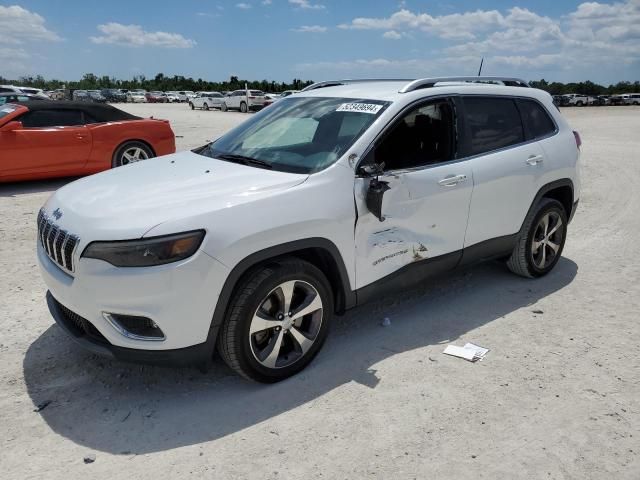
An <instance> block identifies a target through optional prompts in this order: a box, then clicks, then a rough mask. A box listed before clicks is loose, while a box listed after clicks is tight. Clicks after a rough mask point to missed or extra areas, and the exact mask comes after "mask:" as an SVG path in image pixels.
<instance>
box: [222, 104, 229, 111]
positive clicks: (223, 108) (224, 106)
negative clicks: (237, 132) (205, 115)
mask: <svg viewBox="0 0 640 480" xmlns="http://www.w3.org/2000/svg"><path fill="white" fill-rule="evenodd" d="M220 110H222V111H223V112H226V111H227V110H228V108H227V104H226V103H223V104H222V105H220Z"/></svg>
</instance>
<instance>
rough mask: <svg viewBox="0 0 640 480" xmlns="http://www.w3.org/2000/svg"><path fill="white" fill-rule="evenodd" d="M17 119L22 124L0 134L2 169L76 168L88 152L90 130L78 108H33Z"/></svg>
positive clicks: (7, 171) (12, 171) (41, 170)
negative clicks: (16, 128)
mask: <svg viewBox="0 0 640 480" xmlns="http://www.w3.org/2000/svg"><path fill="white" fill-rule="evenodd" d="M17 120H19V121H21V122H22V125H23V128H21V129H18V130H14V131H12V132H6V133H4V134H3V135H2V143H3V145H2V149H0V164H1V165H2V169H1V170H2V173H3V174H6V175H21V174H29V173H45V172H54V171H55V172H59V171H66V170H70V171H73V170H79V169H81V168H82V167H84V165H85V164H86V162H87V159H88V158H89V154H90V152H91V132H90V131H89V129H88V128H87V127H86V126H85V125H84V123H85V122H84V117H83V112H82V111H80V110H67V109H64V110H62V109H61V110H36V111H31V112H27V113H25V114H23V115H22V116H20V117H19V118H18V119H17Z"/></svg>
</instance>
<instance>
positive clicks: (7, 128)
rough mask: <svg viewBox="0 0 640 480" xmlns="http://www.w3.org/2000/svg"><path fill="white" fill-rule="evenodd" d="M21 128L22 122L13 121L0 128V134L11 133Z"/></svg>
mask: <svg viewBox="0 0 640 480" xmlns="http://www.w3.org/2000/svg"><path fill="white" fill-rule="evenodd" d="M21 128H22V122H19V121H17V120H14V121H12V122H9V123H7V124H5V125H3V126H2V127H0V132H13V131H14V130H20V129H21Z"/></svg>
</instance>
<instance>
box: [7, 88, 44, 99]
mask: <svg viewBox="0 0 640 480" xmlns="http://www.w3.org/2000/svg"><path fill="white" fill-rule="evenodd" d="M0 93H28V94H30V95H37V96H38V97H40V98H44V99H47V100H50V97H49V96H48V95H47V94H46V93H44V90H42V89H41V88H31V87H19V86H15V85H0Z"/></svg>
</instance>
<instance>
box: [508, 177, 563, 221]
mask: <svg viewBox="0 0 640 480" xmlns="http://www.w3.org/2000/svg"><path fill="white" fill-rule="evenodd" d="M562 187H569V188H570V189H571V208H570V210H569V211H568V212H566V214H567V218H571V217H572V216H573V210H574V209H575V203H574V202H575V190H574V188H573V181H572V180H571V179H570V178H561V179H559V180H554V181H553V182H550V183H547V184H546V185H543V186H542V187H540V189H539V190H538V193H537V194H536V196H535V197H534V199H533V202H531V205H530V206H529V210H527V214H526V215H525V217H524V218H523V220H522V225H521V226H520V230H519V231H518V233H522V229H523V228H524V225H525V223H526V221H527V218H529V215H531V213H532V212H533V210H534V209H535V208H536V205H537V204H538V202H540V200H541V199H542V198H543V197H544V196H545V195H547V194H548V193H549V192H551V191H553V190H556V189H558V188H562Z"/></svg>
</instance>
